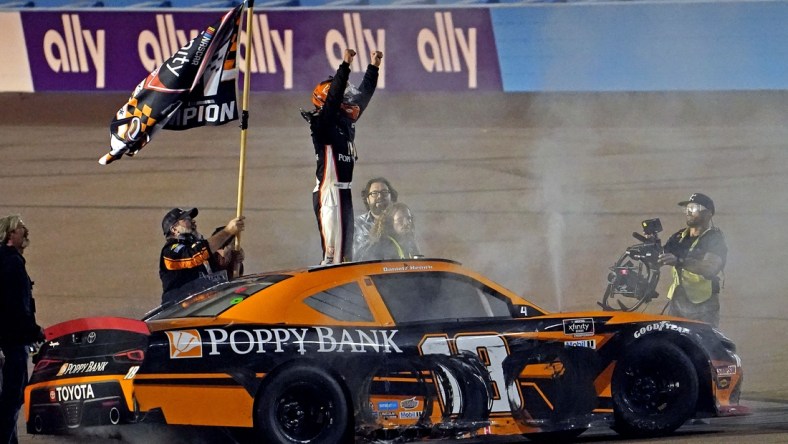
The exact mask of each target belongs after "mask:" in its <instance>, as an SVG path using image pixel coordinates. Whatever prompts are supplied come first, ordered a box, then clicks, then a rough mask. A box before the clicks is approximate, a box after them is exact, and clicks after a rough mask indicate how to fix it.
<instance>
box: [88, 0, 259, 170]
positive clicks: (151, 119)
mask: <svg viewBox="0 0 788 444" xmlns="http://www.w3.org/2000/svg"><path fill="white" fill-rule="evenodd" d="M243 8H244V4H243V3H241V4H240V5H238V6H237V7H235V8H234V9H233V10H231V11H229V12H227V13H226V14H224V16H223V17H222V18H221V19H220V20H218V21H217V22H216V23H214V24H213V25H211V26H209V27H207V28H206V29H205V30H204V31H202V32H201V33H200V34H198V35H197V37H195V38H194V39H192V40H191V41H189V42H188V43H187V44H186V45H184V46H182V47H181V48H180V49H179V50H178V51H177V52H176V53H175V54H173V55H172V57H170V58H169V59H167V60H166V61H165V62H164V63H163V64H162V65H161V66H159V67H157V68H156V69H155V70H153V72H151V73H150V74H149V75H148V77H146V78H145V79H144V80H143V81H142V82H140V83H139V85H137V87H136V88H135V89H134V92H132V94H131V97H129V101H128V103H126V104H125V105H123V106H122V107H121V108H120V109H119V110H118V112H117V113H116V114H115V118H114V119H113V120H112V122H111V123H110V128H109V132H110V136H111V137H110V151H109V153H107V154H106V155H104V156H103V157H102V158H101V159H99V163H100V164H102V165H106V164H108V163H111V162H113V161H115V160H118V159H120V158H121V157H122V156H123V154H125V155H127V156H133V155H135V154H137V152H139V150H141V149H142V148H143V147H144V146H145V145H147V144H148V142H150V140H151V137H153V134H154V133H155V132H156V131H158V130H159V129H160V128H164V129H171V130H186V129H190V128H195V127H198V126H206V125H223V124H225V123H227V122H231V121H233V120H238V118H239V115H238V101H237V99H236V90H237V79H238V67H237V64H236V62H237V57H236V52H237V49H238V32H239V26H240V23H241V15H242V13H243Z"/></svg>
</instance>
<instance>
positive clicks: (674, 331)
mask: <svg viewBox="0 0 788 444" xmlns="http://www.w3.org/2000/svg"><path fill="white" fill-rule="evenodd" d="M46 336H47V342H46V343H45V344H44V345H43V347H42V349H41V351H40V353H39V355H38V357H37V363H36V366H35V370H34V372H33V375H32V378H31V383H30V385H29V386H28V387H27V390H26V394H25V401H26V402H25V404H26V406H25V408H26V415H27V428H28V431H29V432H30V433H46V434H52V433H67V432H68V431H69V430H71V429H74V428H78V427H85V426H90V425H97V424H118V423H128V422H139V421H162V422H165V423H167V424H192V425H202V426H217V427H227V428H233V429H231V430H235V429H234V428H238V430H241V431H244V432H245V433H244V435H246V436H248V435H249V434H251V433H253V434H254V435H253V436H254V437H255V439H256V440H257V442H259V441H265V442H271V443H296V442H298V443H341V442H352V441H353V440H354V439H356V440H358V441H360V442H363V441H365V440H380V439H397V440H402V441H407V440H411V439H412V440H421V439H427V438H444V439H445V438H448V437H452V438H463V437H473V436H478V435H484V434H490V435H526V436H528V437H529V438H534V439H537V440H539V439H544V440H553V439H571V438H573V437H576V436H577V435H579V434H581V433H583V431H584V430H586V429H587V428H588V427H590V425H591V424H592V423H595V424H596V423H598V422H600V421H607V423H608V424H610V425H611V426H612V427H613V428H614V429H615V430H616V431H618V432H619V433H621V434H625V435H629V436H655V435H662V434H667V433H670V432H672V431H674V430H675V429H676V428H678V427H679V426H680V425H682V424H683V423H684V422H685V421H687V420H688V419H690V418H693V417H708V416H730V415H736V414H743V413H745V412H746V408H745V407H743V406H740V405H739V393H740V391H741V384H742V367H741V362H740V360H739V357H738V356H737V355H736V351H735V346H734V344H733V343H732V342H731V341H730V340H729V339H727V338H726V337H725V336H724V335H723V334H722V333H720V332H719V331H717V330H715V329H713V328H711V327H710V326H708V325H706V324H703V323H698V322H692V321H689V320H685V319H680V318H672V317H667V316H654V315H645V314H634V313H621V312H580V313H548V312H546V311H545V310H543V309H541V308H539V307H537V306H536V305H534V304H532V303H530V302H528V301H527V300H525V299H523V298H521V297H519V296H517V295H515V294H513V293H512V292H510V291H508V290H506V289H504V288H502V287H501V286H500V285H497V284H495V283H494V282H491V281H489V280H488V279H486V278H484V277H483V276H480V275H479V274H477V273H474V272H472V271H470V270H468V269H465V268H463V267H462V266H460V265H459V264H458V263H456V262H452V261H448V260H439V259H438V260H435V259H426V260H413V261H385V262H381V261H378V262H361V263H349V264H341V265H334V266H326V267H317V268H309V269H299V270H289V271H279V272H272V273H263V274H257V275H251V276H245V277H242V278H240V279H238V280H235V281H232V282H227V283H223V284H219V285H217V286H215V287H213V288H210V289H208V290H206V291H203V292H201V293H198V294H195V295H193V296H191V297H189V298H187V299H185V300H183V301H182V302H180V303H178V304H176V305H171V306H165V307H160V308H158V309H157V310H154V311H153V312H151V313H149V314H148V315H146V317H145V318H144V319H143V320H141V321H138V320H132V319H124V318H85V319H79V320H75V321H69V322H65V323H62V324H58V325H55V326H52V327H50V328H48V329H47V330H46Z"/></svg>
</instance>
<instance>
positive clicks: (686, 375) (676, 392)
mask: <svg viewBox="0 0 788 444" xmlns="http://www.w3.org/2000/svg"><path fill="white" fill-rule="evenodd" d="M612 389H613V409H614V413H615V425H614V427H613V428H614V429H615V430H616V432H618V433H620V434H622V435H626V436H635V437H648V436H658V435H665V434H668V433H671V432H673V431H674V430H676V429H677V428H679V427H680V426H681V425H682V424H684V422H686V421H687V419H689V418H690V417H691V416H692V415H693V414H694V413H695V404H696V403H697V399H698V375H697V373H696V372H695V367H694V366H693V365H692V361H690V359H689V358H688V357H687V355H686V354H685V353H684V352H683V351H682V350H681V349H680V348H679V347H678V346H676V345H674V344H672V343H670V342H668V341H666V340H662V341H647V342H644V343H635V344H634V345H633V348H632V349H631V350H630V351H629V352H628V353H627V354H626V355H625V356H624V357H623V359H621V360H620V361H619V362H618V364H616V368H615V371H614V372H613V382H612Z"/></svg>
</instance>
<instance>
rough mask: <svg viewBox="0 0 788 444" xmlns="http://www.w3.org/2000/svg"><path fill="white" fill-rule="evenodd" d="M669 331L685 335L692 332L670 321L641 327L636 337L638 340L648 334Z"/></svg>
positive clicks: (636, 332)
mask: <svg viewBox="0 0 788 444" xmlns="http://www.w3.org/2000/svg"><path fill="white" fill-rule="evenodd" d="M668 330H670V331H677V332H679V333H684V334H686V333H689V331H690V330H689V328H687V327H682V326H680V325H676V324H674V323H672V322H670V321H660V322H655V323H653V324H649V325H646V326H645V327H641V328H640V330H637V331H635V334H634V336H635V338H636V339H637V338H639V337H641V336H643V335H644V334H646V333H651V332H655V331H668Z"/></svg>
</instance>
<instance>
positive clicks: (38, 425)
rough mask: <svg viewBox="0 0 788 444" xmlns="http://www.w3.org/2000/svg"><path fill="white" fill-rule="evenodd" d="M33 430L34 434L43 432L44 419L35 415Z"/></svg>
mask: <svg viewBox="0 0 788 444" xmlns="http://www.w3.org/2000/svg"><path fill="white" fill-rule="evenodd" d="M33 430H35V431H36V433H41V432H43V431H44V419H43V418H41V415H36V417H35V418H33Z"/></svg>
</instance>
